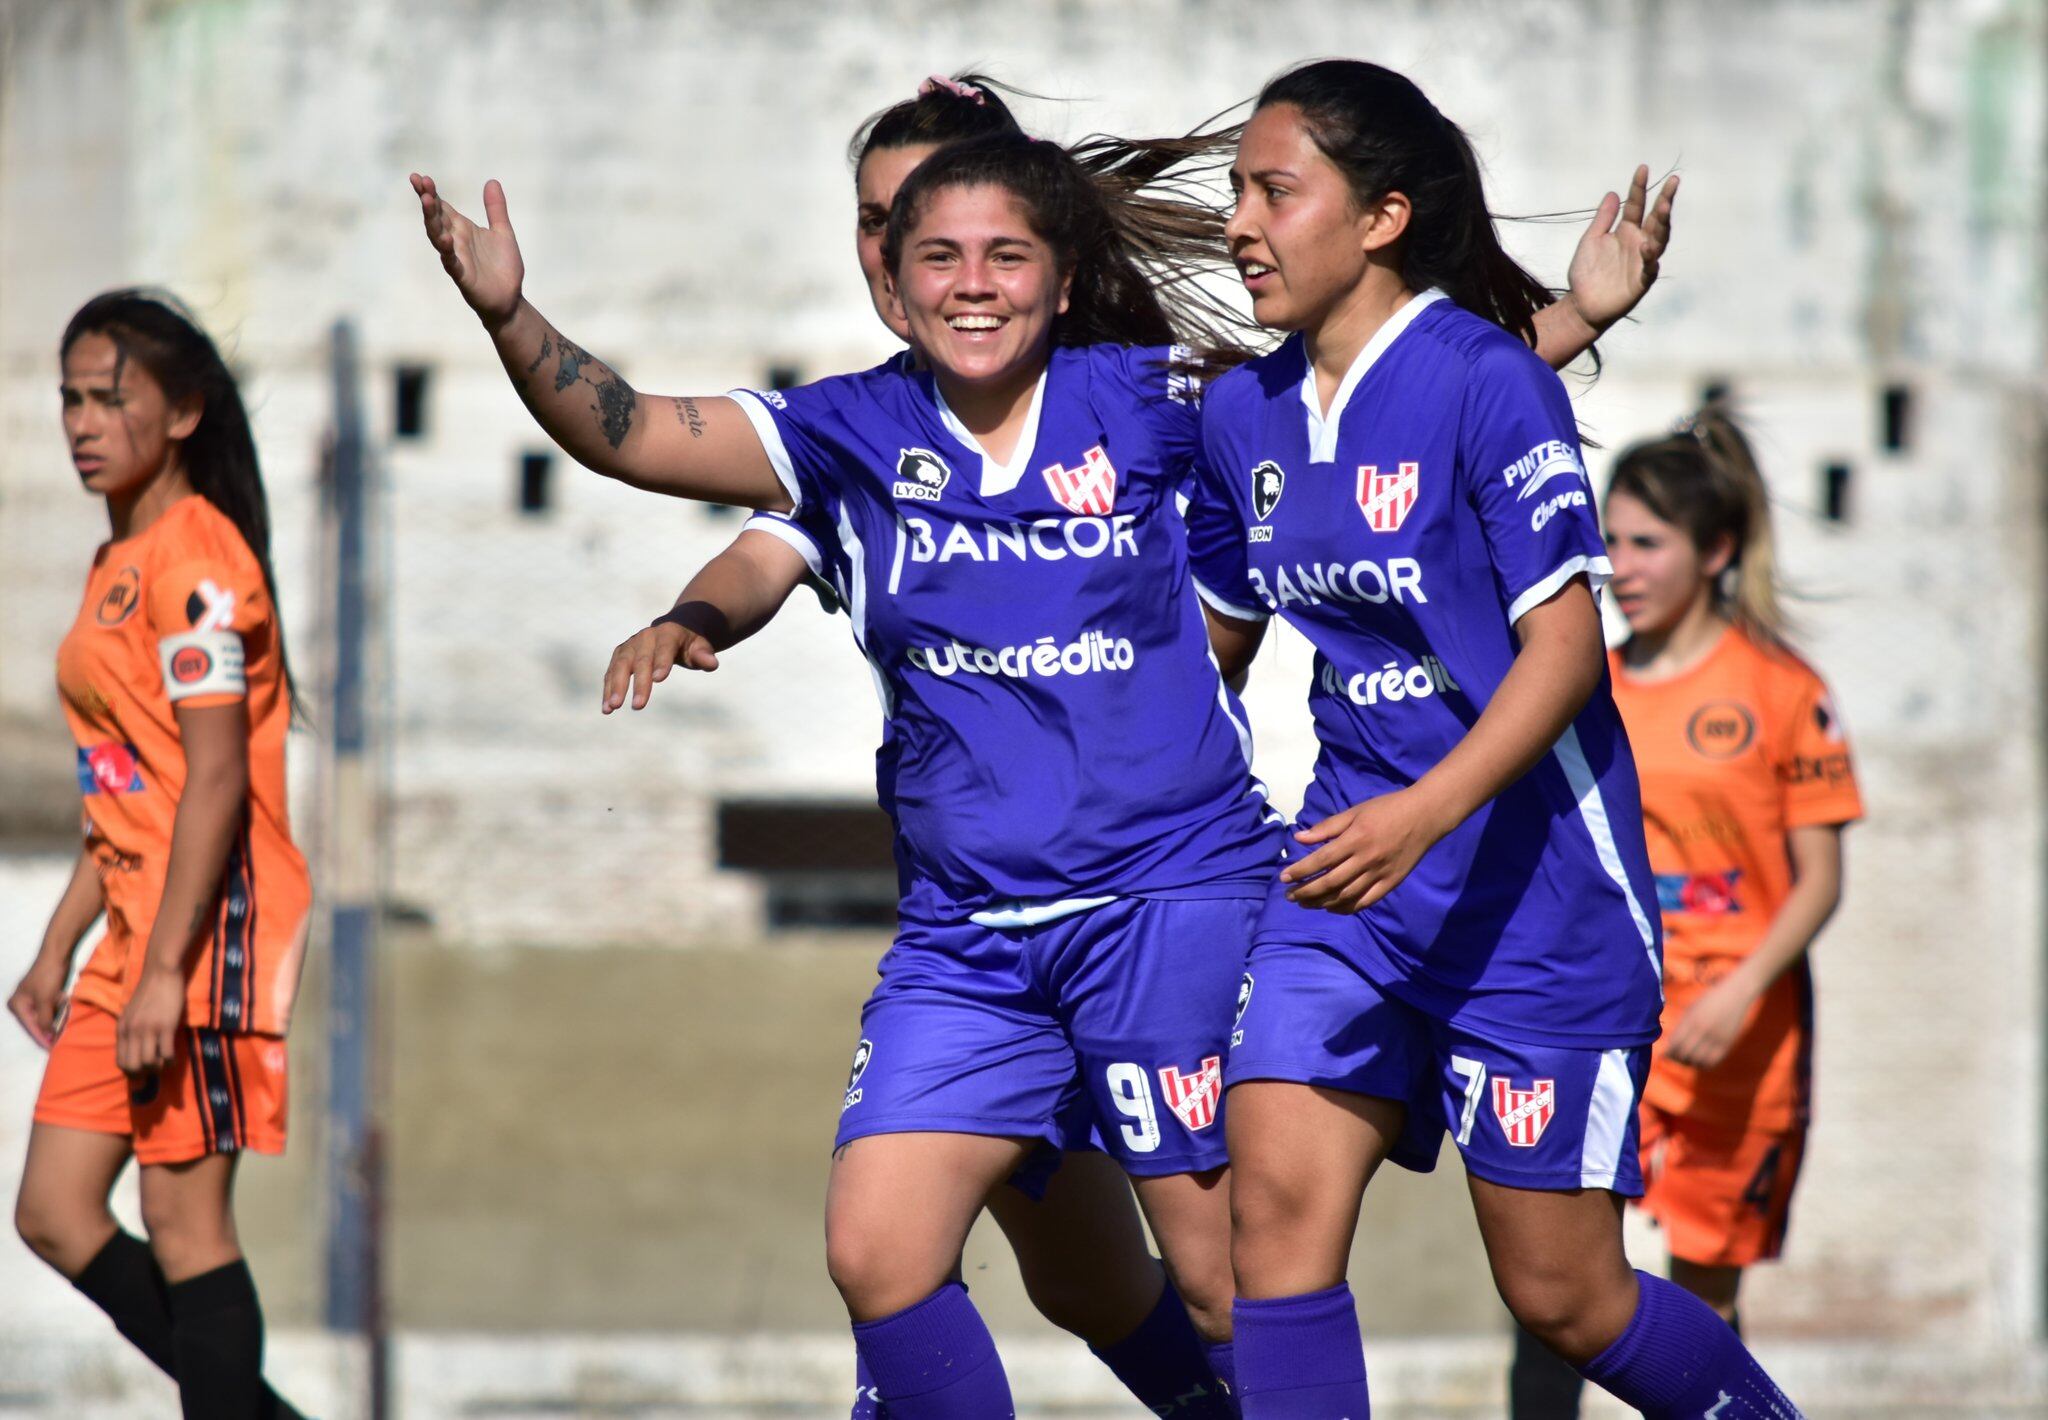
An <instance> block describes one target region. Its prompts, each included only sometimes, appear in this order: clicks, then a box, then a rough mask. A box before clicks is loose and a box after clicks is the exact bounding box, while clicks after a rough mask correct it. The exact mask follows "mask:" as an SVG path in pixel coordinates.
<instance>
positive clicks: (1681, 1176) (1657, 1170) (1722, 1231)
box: [1641, 1105, 1806, 1267]
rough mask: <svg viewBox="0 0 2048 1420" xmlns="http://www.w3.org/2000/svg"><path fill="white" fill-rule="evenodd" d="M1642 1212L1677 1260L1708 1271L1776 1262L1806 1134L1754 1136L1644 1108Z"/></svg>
mask: <svg viewBox="0 0 2048 1420" xmlns="http://www.w3.org/2000/svg"><path fill="white" fill-rule="evenodd" d="M1642 1149H1643V1184H1644V1191H1643V1198H1642V1204H1641V1206H1642V1208H1643V1210H1644V1211H1645V1212H1647V1213H1648V1214H1650V1216H1651V1217H1653V1218H1655V1219H1656V1220H1657V1222H1658V1224H1659V1226H1661V1227H1662V1228H1663V1229H1664V1236H1665V1239H1666V1241H1667V1243H1668V1244H1669V1246H1670V1249H1671V1255H1672V1256H1673V1257H1675V1258H1677V1259H1678V1260H1679V1261H1681V1262H1690V1263H1693V1264H1695V1265H1696V1266H1700V1267H1747V1266H1749V1265H1750V1264H1751V1263H1753V1262H1766V1261H1769V1260H1770V1259H1772V1258H1774V1257H1776V1256H1777V1255H1778V1254H1779V1252H1780V1251H1781V1250H1782V1249H1783V1248H1784V1246H1785V1229H1786V1226H1787V1225H1788V1224H1789V1223H1790V1222H1791V1219H1792V1190H1793V1188H1794V1187H1796V1186H1797V1185H1798V1182H1799V1165H1800V1162H1801V1161H1802V1160H1803V1159H1804V1158H1805V1155H1806V1130H1805V1128H1804V1127H1796V1128H1793V1129H1791V1130H1788V1131H1785V1132H1783V1133H1752V1132H1748V1131H1744V1130H1739V1129H1727V1128H1722V1127H1716V1126H1712V1125H1706V1124H1701V1123H1700V1122H1698V1121H1697V1120H1693V1119H1689V1118H1687V1117H1686V1116H1684V1115H1682V1114H1668V1113H1666V1112H1665V1111H1663V1110H1661V1109H1656V1108H1654V1107H1652V1106H1649V1105H1645V1106H1643V1111H1642Z"/></svg>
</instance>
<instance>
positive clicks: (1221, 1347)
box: [1208, 1341, 1244, 1415]
mask: <svg viewBox="0 0 2048 1420" xmlns="http://www.w3.org/2000/svg"><path fill="white" fill-rule="evenodd" d="M1208 1351H1209V1369H1210V1370H1211V1371H1214V1372H1215V1373H1216V1380H1217V1382H1218V1383H1219V1384H1220V1385H1221V1386H1222V1387H1223V1394H1224V1396H1225V1397H1226V1398H1227V1399H1228V1400H1229V1402H1230V1413H1231V1414H1232V1415H1242V1414H1243V1413H1244V1412H1243V1411H1242V1410H1240V1409H1239V1408H1238V1404H1237V1349H1236V1347H1235V1346H1234V1345H1232V1343H1230V1342H1228V1341H1212V1342H1210V1343H1209V1346H1208Z"/></svg>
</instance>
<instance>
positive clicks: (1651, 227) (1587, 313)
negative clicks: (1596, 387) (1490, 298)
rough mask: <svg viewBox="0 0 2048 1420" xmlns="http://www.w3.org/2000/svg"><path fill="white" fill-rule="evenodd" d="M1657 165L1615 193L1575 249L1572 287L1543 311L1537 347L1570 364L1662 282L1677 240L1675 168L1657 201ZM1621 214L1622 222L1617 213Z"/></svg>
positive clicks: (1549, 360)
mask: <svg viewBox="0 0 2048 1420" xmlns="http://www.w3.org/2000/svg"><path fill="white" fill-rule="evenodd" d="M1649 188H1650V170H1649V168H1648V167H1638V168H1637V169H1636V172H1635V177H1634V178H1633V179H1632V180H1631V181H1630V182H1629V185H1628V197H1627V198H1626V199H1623V198H1620V197H1617V196H1615V195H1614V194H1613V193H1611V192H1610V193H1608V194H1607V195H1606V196H1605V197H1603V198H1602V199H1601V200H1600V210H1599V211H1598V212H1596V213H1594V215H1593V222H1592V225H1591V226H1589V227H1587V228H1586V231H1585V235H1584V236H1582V237H1580V238H1579V245H1578V249H1577V250H1576V251H1574V252H1573V253H1572V264H1571V272H1570V275H1569V278H1568V279H1569V280H1570V283H1571V289H1570V290H1569V291H1567V292H1565V294H1564V295H1563V296H1561V297H1559V298H1558V299H1557V300H1555V301H1553V302H1551V303H1550V304H1549V305H1548V306H1545V307H1544V308H1543V309H1542V310H1540V311H1538V312H1537V313H1536V353H1537V354H1538V355H1540V356H1541V357H1542V358H1543V361H1544V363H1545V364H1547V365H1549V366H1550V368H1551V369H1553V370H1562V369H1563V368H1564V367H1565V366H1567V365H1569V364H1571V362H1572V361H1574V360H1576V359H1578V358H1579V356H1581V355H1583V354H1585V353H1586V351H1587V350H1589V349H1591V348H1592V345H1593V342H1594V341H1596V340H1598V339H1599V338H1600V337H1601V336H1602V335H1604V334H1606V333H1607V328H1608V327H1609V326H1611V325H1613V324H1614V323H1615V322H1616V321H1618V320H1620V319H1621V318H1622V317H1623V316H1625V315H1627V314H1628V313H1629V312H1630V311H1632V310H1634V309H1635V308H1636V305H1637V304H1638V303H1639V302H1640V301H1641V300H1642V299H1643V297H1644V296H1645V295H1647V294H1649V290H1650V287H1651V286H1653V285H1655V284H1656V281H1657V263H1658V262H1659V261H1661V260H1662V259H1663V256H1664V249H1665V248H1666V247H1668V246H1669V245H1670V244H1671V207H1672V204H1673V203H1674V202H1675V201H1677V199H1678V175H1677V174H1676V173H1673V174H1672V175H1671V176H1670V177H1668V178H1666V179H1665V180H1664V185H1663V186H1662V187H1661V188H1659V189H1658V190H1657V204H1656V206H1655V207H1651V208H1649V210H1648V212H1647V213H1646V212H1645V210H1644V209H1645V207H1646V205H1647V204H1648V201H1649ZM1617 217H1619V219H1620V220H1619V221H1617V220H1616V218H1617Z"/></svg>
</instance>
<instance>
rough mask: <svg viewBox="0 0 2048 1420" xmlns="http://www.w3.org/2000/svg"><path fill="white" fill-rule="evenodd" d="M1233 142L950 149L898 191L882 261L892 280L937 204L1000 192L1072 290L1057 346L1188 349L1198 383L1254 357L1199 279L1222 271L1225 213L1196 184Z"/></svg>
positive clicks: (1009, 142)
mask: <svg viewBox="0 0 2048 1420" xmlns="http://www.w3.org/2000/svg"><path fill="white" fill-rule="evenodd" d="M1232 136H1233V135H1196V136H1193V137H1190V138H1186V139H1164V140H1158V141H1155V142H1130V141H1127V140H1122V139H1091V140H1088V141H1087V142H1084V143H1082V144H1080V145H1078V146H1077V147H1076V148H1075V149H1074V150H1073V151H1071V152H1070V151H1068V150H1067V149H1064V148H1062V147H1060V146H1059V145H1058V144H1056V143H1050V142H1046V141H1045V140H1043V139H1034V138H1026V137H1024V136H1022V135H1021V134H996V135H992V136H989V137H985V138H977V139H971V140H969V141H966V142H962V143H954V144H951V145H950V146H948V147H946V148H943V149H941V150H940V151H939V152H937V153H934V154H933V155H932V156H931V157H929V158H927V159H925V161H924V162H922V163H920V164H918V166H917V168H916V169H915V170H914V171H913V172H912V173H911V174H910V176H909V177H907V178H905V179H904V181H903V186H902V187H901V188H899V189H898V190H897V193H896V203H895V206H894V207H893V208H891V209H890V212H889V230H888V234H887V236H885V237H884V238H883V243H882V257H883V260H884V261H885V262H886V263H887V264H888V266H889V269H890V270H891V271H892V272H893V271H896V270H897V269H898V267H899V264H900V262H901V260H902V256H903V243H904V241H905V239H906V238H907V237H908V236H909V234H910V231H911V229H912V228H913V227H914V226H916V224H917V222H918V219H919V218H920V217H922V216H923V214H924V211H925V209H926V207H927V206H929V205H930V203H931V201H932V199H933V198H934V197H935V196H937V195H938V194H939V193H940V192H943V191H945V190H947V189H950V188H955V187H998V188H1001V189H1003V190H1004V191H1005V192H1008V193H1009V194H1010V195H1011V196H1012V197H1014V198H1016V199H1017V201H1018V203H1019V204H1020V205H1021V206H1022V207H1023V209H1024V214H1025V220H1026V221H1027V222H1029V223H1030V226H1031V229H1032V231H1033V232H1034V233H1035V234H1036V235H1037V236H1038V237H1039V238H1040V239H1041V240H1043V241H1044V242H1045V243H1046V245H1048V246H1050V247H1051V248H1052V249H1053V250H1054V252H1056V253H1057V254H1058V259H1059V261H1060V264H1061V267H1062V269H1063V270H1065V271H1067V272H1069V273H1070V274H1071V275H1072V278H1073V284H1072V286H1071V287H1070V288H1069V293H1068V299H1067V310H1066V312H1065V314H1063V315H1061V316H1060V317H1058V319H1056V320H1055V321H1054V322H1053V343H1054V344H1055V345H1097V344H1112V345H1174V344H1178V345H1185V346H1188V347H1190V348H1191V349H1192V351H1193V352H1194V354H1193V358H1192V359H1191V360H1190V361H1189V366H1190V370H1191V372H1193V373H1209V372H1211V371H1213V370H1215V369H1222V368H1228V367H1229V366H1230V365H1233V364H1237V363H1240V362H1242V361H1244V360H1246V359H1249V358H1250V357H1251V354H1252V352H1251V351H1250V350H1249V349H1248V348H1247V347H1246V346H1245V345H1244V344H1243V343H1242V341H1241V339H1240V337H1239V332H1240V331H1241V329H1242V322H1241V320H1240V319H1239V317H1237V316H1236V315H1235V313H1233V312H1232V311H1231V310H1230V308H1229V307H1228V306H1226V305H1224V304H1223V303H1222V302H1220V301H1218V300H1216V299H1215V298H1214V297H1213V296H1211V295H1209V294H1208V293H1207V292H1205V291H1204V290H1203V289H1202V286H1201V284H1200V280H1201V277H1202V276H1203V275H1204V274H1206V273H1209V272H1214V271H1220V270H1222V269H1224V268H1225V267H1227V265H1228V257H1227V253H1226V250H1225V247H1224V244H1223V221H1224V213H1223V211H1222V210H1221V208H1220V207H1218V206H1217V205H1216V204H1215V203H1214V202H1213V201H1211V200H1209V199H1208V198H1206V197H1205V196H1203V195H1202V194H1201V193H1200V191H1199V190H1198V186H1197V177H1198V174H1199V172H1200V170H1201V169H1202V168H1203V167H1204V166H1208V165H1213V163H1214V162H1215V159H1216V156H1217V154H1218V153H1219V152H1224V151H1227V148H1228V145H1229V143H1230V142H1231V139H1232Z"/></svg>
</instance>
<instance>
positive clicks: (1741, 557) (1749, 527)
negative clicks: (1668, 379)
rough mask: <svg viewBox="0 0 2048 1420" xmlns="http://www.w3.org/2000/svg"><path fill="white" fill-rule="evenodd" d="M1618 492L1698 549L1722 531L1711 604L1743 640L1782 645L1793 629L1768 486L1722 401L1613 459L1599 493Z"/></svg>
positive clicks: (1709, 547)
mask: <svg viewBox="0 0 2048 1420" xmlns="http://www.w3.org/2000/svg"><path fill="white" fill-rule="evenodd" d="M1617 493H1626V494H1627V495H1628V496H1629V497H1631V498H1634V499H1636V500H1637V501H1638V502H1640V503H1641V504H1642V505H1643V506H1644V507H1646V508H1648V509H1649V510H1650V511H1651V513H1653V514H1655V515H1656V516H1657V517H1658V518H1659V519H1661V520H1662V521H1664V522H1667V523H1670V524H1672V525H1673V526H1675V527H1678V528H1682V529H1683V530H1684V531H1685V534H1686V536H1687V537H1689V538H1691V539H1692V545H1693V547H1694V548H1695V549H1696V550H1697V551H1698V552H1699V553H1700V554H1701V555H1702V556H1704V555H1705V554H1707V553H1709V552H1711V551H1713V549H1714V548H1715V546H1716V545H1717V544H1719V543H1720V542H1721V541H1722V540H1723V539H1724V538H1725V539H1726V540H1727V541H1728V544H1729V546H1730V547H1731V548H1732V549H1733V552H1732V555H1731V556H1730V558H1729V563H1728V570H1727V571H1726V572H1724V573H1722V575H1721V577H1720V579H1719V580H1718V581H1717V582H1716V584H1715V586H1714V599H1715V609H1716V610H1718V611H1719V612H1720V613H1721V614H1722V615H1723V616H1725V617H1727V618H1728V619H1729V620H1730V621H1731V622H1733V623H1734V624H1735V625H1736V626H1737V627H1739V628H1740V629H1741V630H1742V631H1744V632H1745V633H1747V634H1748V635H1749V636H1750V638H1751V639H1753V640H1756V641H1760V642H1762V643H1763V644H1765V645H1767V646H1778V647H1787V646H1788V645H1789V639H1788V638H1789V636H1790V633H1791V631H1792V629H1793V627H1792V619H1791V618H1790V617H1789V616H1788V615H1787V614H1786V611H1785V606H1784V602H1785V588H1784V585H1783V584H1782V582H1781V581H1780V580H1779V575H1778V555H1777V541H1776V539H1775V537H1774V536H1773V534H1772V529H1771V498H1770V490H1769V489H1768V488H1767V487H1766V486H1765V484H1764V476H1763V472H1762V470H1761V469H1759V468H1758V467H1757V462H1756V453H1755V451H1754V450H1753V449H1751V447H1750V443H1749V439H1748V437H1747V436H1746V435H1745V434H1744V433H1743V432H1742V429H1741V426H1739V425H1738V424H1737V423H1736V422H1735V420H1734V419H1733V418H1731V417H1730V416H1729V414H1728V412H1727V410H1726V409H1725V408H1723V407H1722V406H1721V405H1719V404H1709V405H1707V406H1705V407H1704V408H1702V409H1701V410H1700V411H1699V412H1698V413H1696V414H1694V415H1693V416H1692V417H1691V418H1690V419H1687V420H1685V421H1684V422H1683V423H1682V424H1680V425H1679V427H1678V429H1677V431H1676V432H1674V433H1671V434H1667V435H1665V436H1664V437H1663V438H1660V439H1649V440H1645V441H1644V442H1642V443H1639V444H1633V445H1631V446H1630V447H1628V448H1627V449H1624V450H1623V451H1622V453H1621V457H1620V458H1618V459H1616V460H1615V463H1614V476H1613V478H1612V479H1611V480H1610V481H1609V483H1608V485H1607V496H1608V497H1609V498H1612V497H1613V496H1614V495H1615V494H1617Z"/></svg>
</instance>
